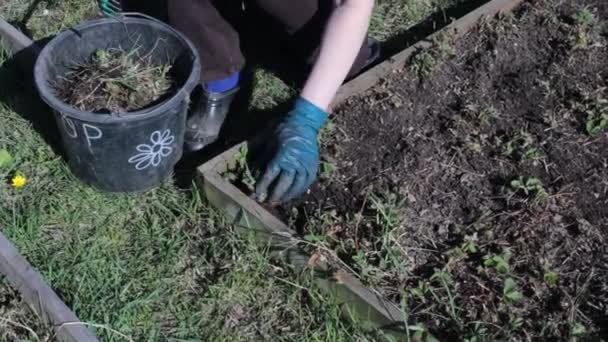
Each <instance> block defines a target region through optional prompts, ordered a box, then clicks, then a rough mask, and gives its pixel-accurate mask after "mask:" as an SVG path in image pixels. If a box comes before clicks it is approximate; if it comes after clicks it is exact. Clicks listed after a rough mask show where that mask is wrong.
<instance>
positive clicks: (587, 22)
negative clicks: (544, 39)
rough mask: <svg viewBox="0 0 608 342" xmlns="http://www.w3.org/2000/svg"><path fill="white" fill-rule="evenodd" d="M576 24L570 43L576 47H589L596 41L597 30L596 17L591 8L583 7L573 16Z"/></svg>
mask: <svg viewBox="0 0 608 342" xmlns="http://www.w3.org/2000/svg"><path fill="white" fill-rule="evenodd" d="M572 19H573V21H574V23H575V25H574V27H573V29H572V32H571V33H570V37H569V40H570V44H571V45H572V47H573V48H574V49H586V48H589V47H590V46H591V45H592V44H593V41H594V38H595V36H596V35H597V34H598V33H599V32H596V31H597V30H596V18H595V15H594V14H593V12H592V11H591V10H590V9H589V8H583V9H581V10H580V11H578V12H577V13H575V14H574V15H573V17H572Z"/></svg>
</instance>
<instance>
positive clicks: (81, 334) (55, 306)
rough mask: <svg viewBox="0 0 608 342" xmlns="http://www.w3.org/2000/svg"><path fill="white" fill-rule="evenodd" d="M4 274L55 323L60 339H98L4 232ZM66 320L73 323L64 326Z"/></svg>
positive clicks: (0, 257)
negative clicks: (81, 323) (81, 322)
mask: <svg viewBox="0 0 608 342" xmlns="http://www.w3.org/2000/svg"><path fill="white" fill-rule="evenodd" d="M0 273H2V274H3V275H4V276H6V279H7V280H8V282H9V283H11V285H12V286H13V287H14V288H15V289H17V291H19V293H20V294H21V296H23V299H24V300H25V301H26V302H27V303H28V305H29V306H30V307H31V308H32V309H33V310H35V311H36V313H37V314H38V315H39V316H40V317H41V318H42V319H43V320H44V321H45V322H48V323H50V324H52V325H53V328H54V330H55V332H56V335H57V338H58V339H59V340H60V341H64V342H95V341H97V338H96V337H95V336H94V335H93V334H92V333H91V332H90V331H89V330H88V329H87V328H86V327H85V326H84V325H79V324H73V323H78V322H80V321H79V320H78V318H77V317H76V315H74V313H73V312H72V311H70V309H69V308H68V307H67V306H66V305H65V304H64V303H63V301H62V300H61V299H60V298H59V296H57V294H56V293H55V292H54V291H53V290H52V289H51V288H50V287H49V286H48V285H47V284H46V283H45V282H44V280H43V279H42V276H40V274H39V273H38V272H37V271H36V270H35V269H34V268H33V267H32V266H31V265H30V264H29V263H28V262H27V261H26V260H25V258H23V257H22V256H21V255H20V254H19V252H18V251H17V249H16V248H15V247H14V246H13V244H12V243H11V242H10V241H9V240H8V239H7V238H6V237H5V236H4V235H3V234H2V233H0ZM65 323H72V324H68V325H63V324H65Z"/></svg>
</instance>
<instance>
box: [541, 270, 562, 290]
mask: <svg viewBox="0 0 608 342" xmlns="http://www.w3.org/2000/svg"><path fill="white" fill-rule="evenodd" d="M558 278H559V276H558V274H557V273H555V272H553V271H550V270H545V273H544V274H543V279H544V280H545V283H547V285H549V286H551V287H553V286H555V285H557V281H558Z"/></svg>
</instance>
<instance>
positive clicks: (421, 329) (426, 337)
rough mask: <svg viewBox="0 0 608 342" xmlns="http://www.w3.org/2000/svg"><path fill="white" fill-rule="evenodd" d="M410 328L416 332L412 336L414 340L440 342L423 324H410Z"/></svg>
mask: <svg viewBox="0 0 608 342" xmlns="http://www.w3.org/2000/svg"><path fill="white" fill-rule="evenodd" d="M408 330H409V331H410V332H413V333H414V334H413V336H412V337H413V340H414V341H421V342H439V340H438V339H437V338H435V337H434V336H433V335H432V334H431V332H430V331H429V329H428V328H427V327H425V326H424V325H423V324H416V325H410V326H408Z"/></svg>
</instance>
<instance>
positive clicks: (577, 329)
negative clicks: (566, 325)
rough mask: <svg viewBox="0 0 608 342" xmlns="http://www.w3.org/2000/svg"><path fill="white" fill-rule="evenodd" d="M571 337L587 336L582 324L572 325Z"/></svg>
mask: <svg viewBox="0 0 608 342" xmlns="http://www.w3.org/2000/svg"><path fill="white" fill-rule="evenodd" d="M570 334H571V335H572V337H583V336H585V335H587V328H586V327H585V326H584V325H583V324H582V323H574V325H572V328H571V330H570Z"/></svg>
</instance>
